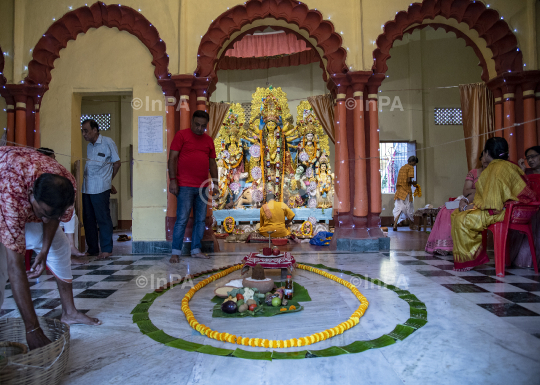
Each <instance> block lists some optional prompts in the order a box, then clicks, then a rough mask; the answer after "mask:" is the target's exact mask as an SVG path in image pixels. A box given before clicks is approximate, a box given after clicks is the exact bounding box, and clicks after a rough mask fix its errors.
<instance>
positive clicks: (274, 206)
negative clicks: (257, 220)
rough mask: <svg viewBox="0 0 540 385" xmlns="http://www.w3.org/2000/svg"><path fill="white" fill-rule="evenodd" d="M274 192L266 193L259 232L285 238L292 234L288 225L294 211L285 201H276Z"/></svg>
mask: <svg viewBox="0 0 540 385" xmlns="http://www.w3.org/2000/svg"><path fill="white" fill-rule="evenodd" d="M275 199H276V197H275V195H274V193H273V192H268V193H267V194H266V203H265V204H264V205H263V206H262V207H261V227H260V228H259V233H260V234H261V235H263V236H265V237H267V236H268V233H270V236H271V237H272V238H284V237H286V236H288V235H290V234H291V231H290V230H289V229H288V227H289V226H290V225H291V222H292V220H293V218H294V212H293V211H292V210H291V209H290V208H289V207H288V206H287V205H286V204H285V203H283V202H276V200H275ZM285 219H287V220H285Z"/></svg>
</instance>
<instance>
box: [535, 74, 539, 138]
mask: <svg viewBox="0 0 540 385" xmlns="http://www.w3.org/2000/svg"><path fill="white" fill-rule="evenodd" d="M535 99H536V138H537V139H540V83H538V85H537V86H536V93H535ZM536 144H539V143H538V142H536Z"/></svg>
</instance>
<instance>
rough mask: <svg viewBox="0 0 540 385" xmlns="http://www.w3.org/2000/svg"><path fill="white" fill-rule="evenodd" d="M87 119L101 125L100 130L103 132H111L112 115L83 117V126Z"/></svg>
mask: <svg viewBox="0 0 540 385" xmlns="http://www.w3.org/2000/svg"><path fill="white" fill-rule="evenodd" d="M86 119H92V120H95V121H96V123H97V124H98V125H99V129H100V130H103V131H107V130H110V128H111V114H93V115H82V116H81V124H82V122H84V121H85V120H86Z"/></svg>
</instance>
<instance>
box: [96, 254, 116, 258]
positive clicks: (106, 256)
mask: <svg viewBox="0 0 540 385" xmlns="http://www.w3.org/2000/svg"><path fill="white" fill-rule="evenodd" d="M110 257H112V253H107V252H103V253H100V254H99V255H98V257H97V258H96V259H109V258H110Z"/></svg>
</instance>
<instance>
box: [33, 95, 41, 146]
mask: <svg viewBox="0 0 540 385" xmlns="http://www.w3.org/2000/svg"><path fill="white" fill-rule="evenodd" d="M34 111H35V118H34V129H35V130H34V147H35V148H40V147H41V131H40V117H39V104H36V105H35V110H34Z"/></svg>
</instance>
